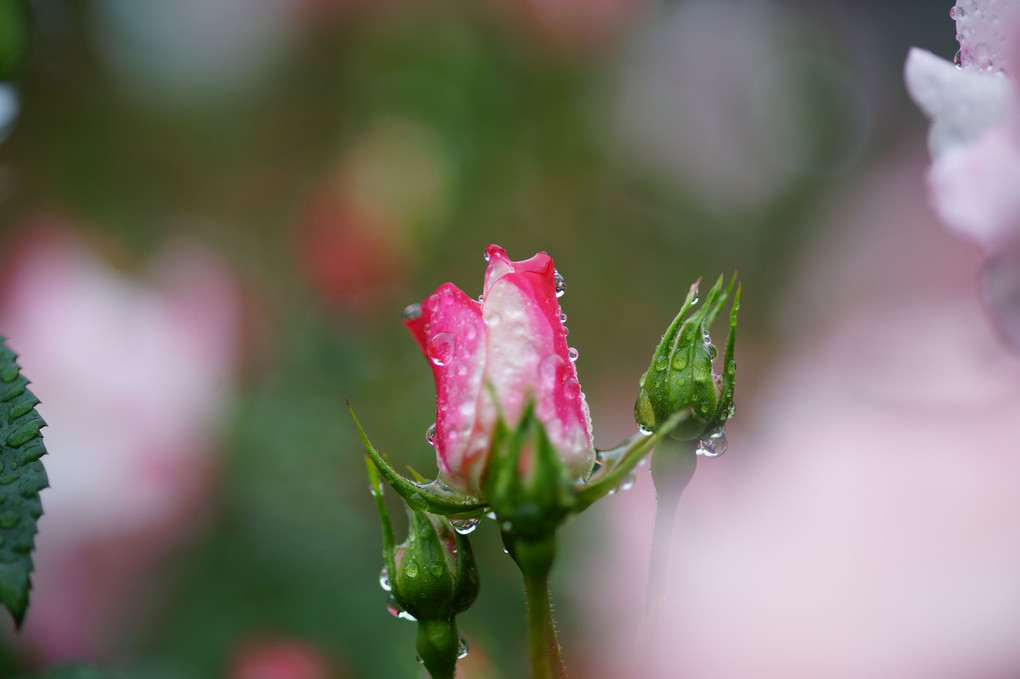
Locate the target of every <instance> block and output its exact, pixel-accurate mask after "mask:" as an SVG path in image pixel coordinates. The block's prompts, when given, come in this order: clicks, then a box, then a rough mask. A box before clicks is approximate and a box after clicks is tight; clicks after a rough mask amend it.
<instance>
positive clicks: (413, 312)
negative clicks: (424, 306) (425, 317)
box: [400, 304, 421, 323]
mask: <svg viewBox="0 0 1020 679" xmlns="http://www.w3.org/2000/svg"><path fill="white" fill-rule="evenodd" d="M400 318H401V320H403V321H404V322H405V323H406V322H407V321H413V320H415V319H417V318H421V304H409V305H407V306H406V307H405V308H404V313H402V314H401V315H400Z"/></svg>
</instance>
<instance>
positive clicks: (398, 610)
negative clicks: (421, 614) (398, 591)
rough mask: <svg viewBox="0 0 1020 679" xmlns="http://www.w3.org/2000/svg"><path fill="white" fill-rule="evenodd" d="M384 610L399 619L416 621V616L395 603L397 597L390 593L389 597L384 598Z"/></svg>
mask: <svg viewBox="0 0 1020 679" xmlns="http://www.w3.org/2000/svg"><path fill="white" fill-rule="evenodd" d="M386 610H387V611H388V612H389V614H390V615H392V616H393V617H394V618H397V619H399V620H408V621H410V622H417V621H418V618H416V617H414V616H413V615H411V614H410V613H408V612H407V611H405V610H404V609H403V607H402V606H401V605H400V604H398V603H397V598H396V597H395V596H393V595H392V594H390V596H389V598H388V599H387V600H386Z"/></svg>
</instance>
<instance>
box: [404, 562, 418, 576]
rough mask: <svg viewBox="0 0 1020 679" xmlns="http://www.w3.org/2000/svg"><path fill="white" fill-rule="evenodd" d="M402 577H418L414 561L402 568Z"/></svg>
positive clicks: (416, 565)
mask: <svg viewBox="0 0 1020 679" xmlns="http://www.w3.org/2000/svg"><path fill="white" fill-rule="evenodd" d="M404 575H406V576H407V577H409V578H411V579H414V578H416V577H418V564H417V562H414V561H408V562H407V565H405V566H404Z"/></svg>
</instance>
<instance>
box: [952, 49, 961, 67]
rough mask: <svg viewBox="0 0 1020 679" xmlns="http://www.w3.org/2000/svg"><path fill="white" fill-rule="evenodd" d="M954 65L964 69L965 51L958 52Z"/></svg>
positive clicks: (954, 58) (954, 57)
mask: <svg viewBox="0 0 1020 679" xmlns="http://www.w3.org/2000/svg"><path fill="white" fill-rule="evenodd" d="M953 63H954V64H956V67H957V68H963V50H956V54H954V55H953Z"/></svg>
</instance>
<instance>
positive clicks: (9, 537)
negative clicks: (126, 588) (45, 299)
mask: <svg viewBox="0 0 1020 679" xmlns="http://www.w3.org/2000/svg"><path fill="white" fill-rule="evenodd" d="M5 342H6V340H4V339H3V338H2V337H0V412H2V413H3V414H4V416H3V417H0V603H2V604H3V605H4V606H6V607H7V610H9V611H10V612H11V615H12V616H14V621H15V623H16V624H17V625H18V626H19V627H20V626H21V623H22V622H23V621H24V619H25V612H26V611H27V609H28V598H29V591H30V590H31V589H32V582H31V577H30V576H31V573H32V569H33V565H32V551H33V550H34V549H35V534H36V532H37V531H38V528H37V525H36V523H37V521H38V520H39V517H40V516H42V502H41V501H40V499H39V491H41V490H42V489H43V488H46V487H47V486H48V485H49V483H48V481H47V478H46V470H45V469H44V468H43V464H42V462H40V461H39V458H40V457H42V456H43V455H45V454H46V447H45V446H44V445H43V441H42V436H41V434H40V433H39V429H40V428H41V427H44V426H45V425H46V423H45V422H44V421H43V419H42V417H40V416H39V413H38V412H36V410H35V406H37V405H38V404H39V399H37V398H36V397H35V395H34V394H33V393H32V392H31V391H29V390H28V388H27V385H28V380H27V379H26V378H25V376H24V375H22V374H21V371H20V369H19V368H18V363H17V355H16V354H15V353H14V352H13V351H11V350H10V348H8V347H7V345H6V343H5Z"/></svg>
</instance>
